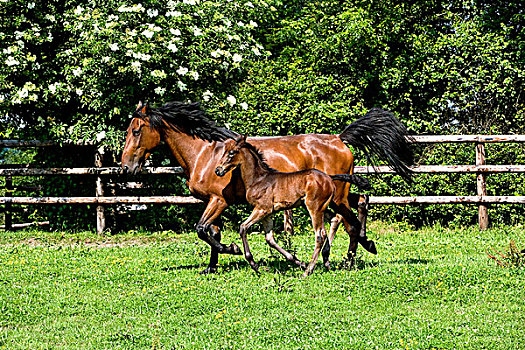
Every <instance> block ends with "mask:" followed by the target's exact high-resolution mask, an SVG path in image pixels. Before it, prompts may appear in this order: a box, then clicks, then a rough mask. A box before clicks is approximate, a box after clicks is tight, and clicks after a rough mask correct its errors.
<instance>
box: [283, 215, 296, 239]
mask: <svg viewBox="0 0 525 350" xmlns="http://www.w3.org/2000/svg"><path fill="white" fill-rule="evenodd" d="M283 217H284V234H285V235H290V236H293V227H294V222H293V212H292V210H291V209H287V210H285V211H283Z"/></svg>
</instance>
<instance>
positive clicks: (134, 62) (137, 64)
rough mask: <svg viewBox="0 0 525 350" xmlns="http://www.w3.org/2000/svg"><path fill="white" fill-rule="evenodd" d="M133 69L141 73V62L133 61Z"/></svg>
mask: <svg viewBox="0 0 525 350" xmlns="http://www.w3.org/2000/svg"><path fill="white" fill-rule="evenodd" d="M131 69H132V70H134V71H135V72H140V62H139V61H133V62H131Z"/></svg>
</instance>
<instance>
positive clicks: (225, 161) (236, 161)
mask: <svg viewBox="0 0 525 350" xmlns="http://www.w3.org/2000/svg"><path fill="white" fill-rule="evenodd" d="M245 145H246V135H244V136H241V137H239V138H238V139H237V140H232V139H229V140H226V141H225V142H224V152H223V154H222V157H221V159H220V160H219V163H218V165H217V167H216V168H215V174H217V176H221V177H222V176H224V175H226V174H227V173H228V172H229V171H230V170H233V169H235V168H237V167H238V166H239V165H240V164H241V157H240V156H239V153H240V151H241V148H242V147H244V146H245Z"/></svg>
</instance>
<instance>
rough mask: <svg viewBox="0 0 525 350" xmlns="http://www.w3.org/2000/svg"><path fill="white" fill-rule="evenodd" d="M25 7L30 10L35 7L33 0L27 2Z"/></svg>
mask: <svg viewBox="0 0 525 350" xmlns="http://www.w3.org/2000/svg"><path fill="white" fill-rule="evenodd" d="M27 8H28V9H30V10H32V9H34V8H35V3H34V2H30V3H29V4H27Z"/></svg>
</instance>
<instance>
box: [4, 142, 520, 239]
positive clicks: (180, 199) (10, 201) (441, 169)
mask: <svg viewBox="0 0 525 350" xmlns="http://www.w3.org/2000/svg"><path fill="white" fill-rule="evenodd" d="M413 137H414V140H415V142H416V143H474V144H475V149H476V164H475V165H422V166H418V167H414V168H413V170H414V172H415V173H421V174H447V173H472V174H477V195H475V196H413V197H378V196H372V197H371V198H370V203H371V204H461V203H463V204H469V203H470V204H477V205H478V206H479V218H478V219H479V225H480V229H486V228H487V227H488V215H487V204H489V203H519V204H525V196H487V190H486V177H487V175H488V174H491V173H525V165H487V164H485V143H501V142H517V143H525V135H428V136H427V135H417V136H413ZM68 145H71V143H68ZM73 145H84V146H85V145H86V144H73ZM50 146H57V144H56V143H53V142H40V141H17V140H0V148H4V147H10V148H15V147H50ZM91 146H92V145H91ZM94 164H95V166H94V167H88V168H32V167H29V166H3V167H1V168H0V176H3V177H5V178H6V194H8V195H7V196H4V197H0V204H3V205H4V206H5V210H4V211H5V213H6V214H5V215H6V220H5V224H6V225H5V226H6V229H8V228H9V227H8V223H9V225H12V223H11V219H10V217H8V212H9V209H10V208H12V205H19V204H97V231H98V232H99V233H101V232H103V231H104V227H105V224H104V223H105V217H104V205H109V204H117V203H119V204H189V203H202V201H200V200H199V199H197V198H194V197H191V196H142V197H139V196H104V190H103V186H102V185H103V182H104V180H105V179H106V178H110V177H112V176H117V175H119V174H121V171H120V168H118V167H102V166H101V161H100V155H98V154H95V158H94ZM355 173H356V174H370V173H380V174H389V173H394V171H393V170H391V169H390V168H388V167H387V166H378V167H375V168H373V167H365V166H357V167H355ZM141 174H173V175H182V174H183V170H182V168H180V167H147V168H144V169H143V170H142V173H141ZM60 175H96V183H95V189H96V190H95V196H94V197H15V196H12V193H13V192H14V190H13V186H12V181H11V180H10V179H11V178H12V177H13V176H60ZM136 186H137V185H136V184H135V185H130V186H128V187H136Z"/></svg>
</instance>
